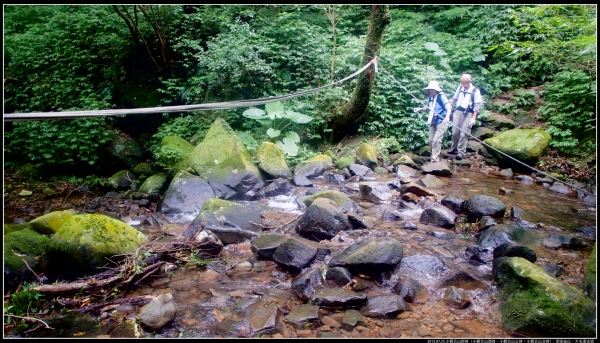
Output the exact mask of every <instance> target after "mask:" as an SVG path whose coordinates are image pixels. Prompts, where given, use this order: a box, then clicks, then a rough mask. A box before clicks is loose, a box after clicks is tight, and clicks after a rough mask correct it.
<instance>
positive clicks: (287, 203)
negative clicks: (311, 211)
mask: <svg viewBox="0 0 600 343" xmlns="http://www.w3.org/2000/svg"><path fill="white" fill-rule="evenodd" d="M267 206H269V207H272V208H278V209H281V210H285V211H288V212H290V213H295V214H300V213H302V211H300V208H299V207H298V203H297V202H296V198H295V197H293V196H290V195H278V196H275V197H271V198H268V199H267Z"/></svg>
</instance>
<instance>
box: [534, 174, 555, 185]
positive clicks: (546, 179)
mask: <svg viewBox="0 0 600 343" xmlns="http://www.w3.org/2000/svg"><path fill="white" fill-rule="evenodd" d="M535 182H538V183H549V184H552V183H554V180H552V179H551V178H549V177H539V176H537V177H536V178H535Z"/></svg>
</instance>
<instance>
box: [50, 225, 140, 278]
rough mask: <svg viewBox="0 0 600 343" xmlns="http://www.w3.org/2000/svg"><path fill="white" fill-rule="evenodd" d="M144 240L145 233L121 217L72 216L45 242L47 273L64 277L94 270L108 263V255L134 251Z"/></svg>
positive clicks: (72, 276) (109, 256) (71, 276)
mask: <svg viewBox="0 0 600 343" xmlns="http://www.w3.org/2000/svg"><path fill="white" fill-rule="evenodd" d="M147 241H148V238H147V237H146V235H144V234H143V233H141V232H140V231H138V230H136V229H135V228H133V227H131V226H129V225H127V224H126V223H124V222H122V221H120V220H117V219H114V218H111V217H108V216H105V215H101V214H80V215H75V216H73V217H71V219H69V220H68V221H66V222H65V223H64V224H63V225H62V226H61V228H60V229H59V230H58V231H57V232H56V233H55V234H54V235H53V236H52V237H51V238H50V241H49V242H48V247H47V256H48V267H49V270H48V272H49V273H50V274H51V275H53V276H55V277H61V278H67V279H69V278H74V277H78V276H81V275H83V274H85V273H94V272H96V271H97V269H98V267H101V266H104V265H105V264H107V262H108V260H107V258H111V257H113V256H115V255H121V254H129V253H133V252H135V251H136V249H137V248H138V247H139V246H140V245H142V244H144V243H145V242H147ZM113 260H114V259H113Z"/></svg>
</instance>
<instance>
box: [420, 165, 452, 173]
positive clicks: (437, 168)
mask: <svg viewBox="0 0 600 343" xmlns="http://www.w3.org/2000/svg"><path fill="white" fill-rule="evenodd" d="M421 171H422V172H423V174H433V175H437V176H452V170H451V169H450V167H448V165H447V164H446V163H445V162H433V163H427V164H425V165H422V166H421Z"/></svg>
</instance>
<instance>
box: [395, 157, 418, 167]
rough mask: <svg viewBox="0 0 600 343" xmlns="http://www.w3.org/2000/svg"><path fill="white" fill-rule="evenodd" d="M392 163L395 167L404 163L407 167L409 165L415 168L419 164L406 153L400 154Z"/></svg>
mask: <svg viewBox="0 0 600 343" xmlns="http://www.w3.org/2000/svg"><path fill="white" fill-rule="evenodd" d="M392 165H393V166H394V167H396V166H398V165H405V166H408V167H411V168H415V169H418V168H419V166H418V165H417V164H416V163H415V162H414V161H413V160H412V158H410V156H408V155H402V156H400V158H398V159H397V160H395V161H394V162H393V163H392Z"/></svg>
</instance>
